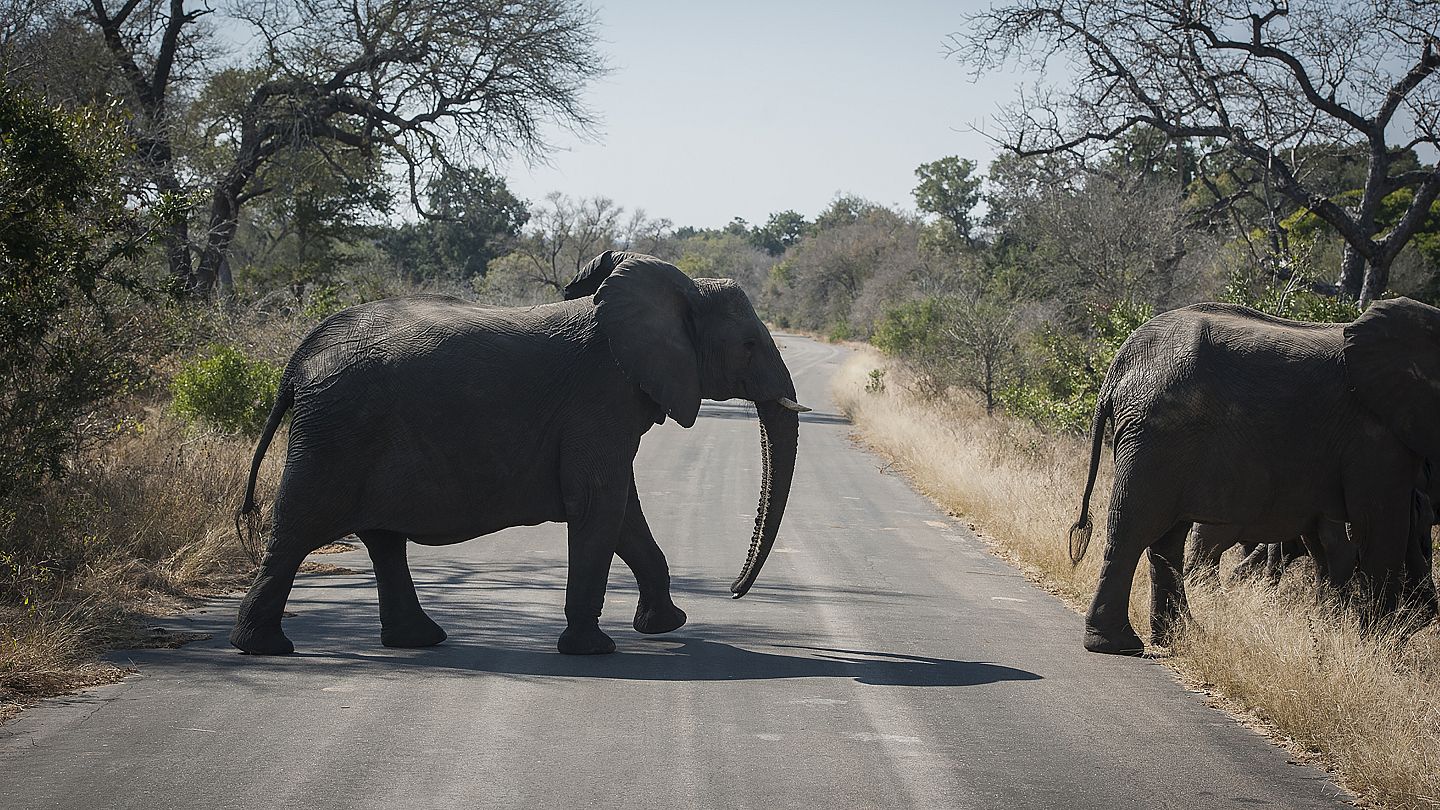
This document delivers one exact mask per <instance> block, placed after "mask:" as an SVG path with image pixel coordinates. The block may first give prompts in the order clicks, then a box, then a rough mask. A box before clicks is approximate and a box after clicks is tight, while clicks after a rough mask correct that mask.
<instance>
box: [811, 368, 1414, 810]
mask: <svg viewBox="0 0 1440 810" xmlns="http://www.w3.org/2000/svg"><path fill="white" fill-rule="evenodd" d="M876 368H882V369H885V370H886V375H885V378H886V382H887V385H886V390H885V391H884V392H880V393H873V392H867V391H866V390H865V389H866V384H867V383H868V382H869V372H870V371H871V370H872V369H876ZM834 394H835V399H836V402H837V403H838V404H839V405H840V407H841V408H842V409H843V410H844V411H845V412H846V413H847V414H849V415H850V416H851V418H852V419H853V420H854V422H855V424H856V426H857V428H858V429H859V431H860V435H861V436H862V437H863V438H864V440H865V441H866V442H868V443H869V444H870V445H871V446H873V447H874V448H875V449H876V450H877V451H878V452H880V453H881V454H883V455H885V456H888V457H889V458H891V459H893V460H894V461H896V462H897V463H898V465H899V466H901V467H902V468H903V469H904V470H905V471H906V472H907V473H908V474H909V476H910V478H911V480H912V481H913V482H914V483H915V484H916V486H918V487H920V488H921V489H922V490H924V491H925V492H926V493H927V494H928V495H929V496H930V497H932V498H934V499H935V500H936V501H937V502H939V503H940V504H941V505H943V506H944V507H945V508H947V509H948V510H950V511H951V512H953V513H955V514H957V515H959V516H962V517H965V518H967V519H969V520H971V521H973V523H974V525H975V526H976V528H977V529H978V530H979V531H980V532H982V533H983V534H982V536H984V537H985V539H986V540H987V541H989V542H991V543H992V545H993V546H994V547H995V548H996V550H997V551H998V552H999V553H1001V554H1002V555H1004V556H1006V557H1008V558H1009V559H1011V560H1012V561H1014V562H1016V563H1017V564H1018V565H1019V566H1020V567H1021V568H1022V570H1024V571H1026V573H1027V574H1028V575H1029V576H1031V577H1032V578H1033V579H1035V580H1036V581H1037V582H1039V583H1040V584H1042V585H1043V586H1044V587H1046V588H1047V589H1048V590H1050V591H1052V592H1054V593H1057V594H1058V595H1060V596H1061V597H1062V598H1064V599H1065V600H1066V601H1067V602H1068V603H1069V604H1070V605H1071V606H1072V607H1075V608H1076V609H1081V608H1082V607H1083V606H1084V604H1085V603H1088V600H1089V598H1090V594H1092V593H1093V592H1094V586H1095V582H1096V579H1097V576H1098V569H1099V565H1098V563H1099V558H1100V557H1101V554H1100V553H1099V552H1100V550H1101V549H1100V544H1101V543H1103V528H1102V527H1103V522H1104V521H1103V518H1104V515H1105V511H1106V508H1107V503H1106V501H1107V500H1108V498H1107V496H1108V493H1109V489H1110V481H1109V477H1108V475H1109V473H1108V453H1107V458H1106V462H1105V463H1103V464H1102V465H1101V475H1100V480H1099V481H1098V482H1097V484H1096V497H1095V499H1093V500H1092V508H1093V511H1092V514H1093V515H1095V516H1096V518H1097V520H1096V522H1097V531H1096V535H1097V537H1096V541H1095V543H1094V544H1093V545H1094V546H1095V548H1092V550H1091V553H1090V555H1089V556H1087V558H1086V560H1085V562H1084V563H1082V564H1081V565H1080V566H1078V567H1074V568H1072V567H1071V565H1070V562H1069V557H1068V553H1067V544H1066V539H1065V538H1066V531H1067V530H1068V528H1069V526H1070V524H1071V523H1072V522H1073V521H1074V519H1075V517H1076V513H1077V510H1078V507H1079V502H1080V495H1081V492H1082V490H1083V489H1084V485H1085V474H1086V467H1087V465H1088V461H1089V443H1088V441H1083V440H1079V439H1075V438H1071V437H1063V436H1053V435H1048V434H1045V433H1043V432H1041V431H1038V430H1036V429H1034V428H1033V427H1031V426H1029V425H1026V424H1021V423H1018V422H1015V421H1013V420H1010V419H1005V418H990V417H986V416H985V414H984V412H983V410H982V409H980V408H978V407H976V406H974V405H973V404H971V403H969V402H967V401H944V402H924V401H919V400H916V399H914V398H912V397H910V396H909V395H907V393H906V392H905V386H904V372H903V369H898V368H895V367H894V366H893V365H892V364H890V363H889V362H887V361H885V360H883V359H882V358H880V357H879V356H877V355H875V354H874V353H872V352H865V351H862V352H861V353H858V354H856V355H855V356H854V357H852V358H851V360H850V361H849V363H848V364H847V365H846V366H845V367H844V368H843V369H842V370H841V371H840V373H839V374H837V376H836V378H835V382H834ZM1140 568H1141V570H1140V575H1141V576H1138V577H1137V583H1136V591H1135V594H1134V595H1133V597H1132V607H1131V613H1132V616H1131V619H1132V621H1133V622H1134V623H1135V626H1136V627H1137V628H1145V627H1147V626H1148V620H1147V618H1146V617H1145V616H1144V615H1143V611H1145V609H1146V608H1147V607H1148V606H1147V605H1146V602H1147V601H1148V599H1147V598H1146V594H1147V593H1148V588H1149V585H1148V583H1147V582H1145V581H1143V576H1144V574H1145V570H1144V569H1145V566H1144V565H1142V566H1141V567H1140ZM1301 568H1302V570H1292V571H1291V572H1290V573H1288V574H1287V576H1286V579H1285V582H1284V583H1282V586H1281V588H1280V589H1279V590H1278V591H1277V590H1275V589H1271V588H1267V587H1264V586H1260V585H1253V584H1245V583H1233V584H1227V585H1225V586H1224V587H1216V586H1209V587H1207V586H1203V585H1198V584H1193V583H1192V587H1191V605H1192V610H1193V612H1194V614H1195V617H1196V623H1195V624H1193V625H1191V626H1189V627H1187V628H1186V629H1185V631H1184V632H1183V633H1182V634H1181V635H1180V638H1179V640H1178V641H1177V643H1176V645H1175V648H1174V650H1173V655H1172V657H1170V658H1169V659H1168V661H1169V663H1170V664H1172V665H1173V666H1174V667H1175V668H1176V669H1177V670H1178V671H1179V672H1180V674H1181V675H1182V677H1184V678H1185V679H1186V680H1187V681H1189V682H1191V683H1193V684H1196V685H1200V686H1203V687H1205V688H1206V689H1208V690H1209V691H1210V692H1211V693H1212V694H1213V695H1215V696H1217V698H1218V699H1219V700H1220V702H1221V703H1222V704H1223V705H1226V706H1227V707H1229V708H1232V709H1235V710H1237V711H1241V712H1244V713H1246V714H1249V715H1251V716H1253V717H1256V718H1258V719H1259V720H1260V721H1262V723H1264V724H1267V725H1268V728H1269V730H1270V731H1271V732H1272V733H1273V734H1274V735H1275V736H1277V737H1278V738H1280V739H1281V741H1283V742H1285V743H1287V744H1288V745H1289V746H1290V747H1291V748H1292V749H1293V750H1296V751H1298V752H1305V753H1308V754H1310V755H1313V756H1315V757H1316V758H1318V759H1319V760H1320V761H1321V762H1322V763H1323V764H1324V765H1326V766H1327V767H1329V768H1331V769H1333V770H1334V771H1335V772H1336V773H1337V775H1338V776H1339V777H1340V778H1341V780H1342V781H1343V782H1344V783H1345V785H1346V786H1347V787H1348V788H1350V789H1351V790H1352V791H1354V792H1355V793H1356V794H1357V795H1358V796H1360V797H1361V799H1362V801H1363V802H1365V803H1367V804H1372V805H1378V806H1385V807H1396V808H1415V807H1436V806H1440V632H1437V630H1436V628H1435V627H1433V626H1432V627H1430V628H1428V629H1427V630H1425V631H1423V632H1421V633H1419V634H1414V635H1411V634H1408V633H1405V632H1401V631H1399V630H1395V631H1391V632H1380V633H1370V634H1363V633H1361V632H1360V631H1359V628H1358V627H1357V626H1356V624H1355V622H1354V620H1353V619H1352V618H1351V617H1349V616H1347V615H1345V614H1344V613H1343V612H1341V611H1338V610H1336V609H1334V608H1333V607H1330V606H1326V605H1322V604H1317V602H1316V600H1315V598H1314V592H1313V590H1311V589H1310V588H1309V587H1308V586H1307V584H1306V583H1307V578H1308V574H1307V573H1306V572H1305V571H1304V570H1303V567H1301ZM1075 643H1076V644H1077V645H1078V644H1079V643H1080V638H1079V635H1078V633H1077V637H1076V639H1075Z"/></svg>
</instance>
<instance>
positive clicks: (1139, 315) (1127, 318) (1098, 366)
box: [1000, 303, 1154, 434]
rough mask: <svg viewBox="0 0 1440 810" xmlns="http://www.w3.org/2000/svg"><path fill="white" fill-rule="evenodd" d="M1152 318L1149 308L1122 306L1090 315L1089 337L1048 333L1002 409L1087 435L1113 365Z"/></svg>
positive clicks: (1004, 396)
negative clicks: (1090, 330)
mask: <svg viewBox="0 0 1440 810" xmlns="http://www.w3.org/2000/svg"><path fill="white" fill-rule="evenodd" d="M1153 314H1154V313H1153V312H1152V310H1151V309H1150V308H1149V307H1148V306H1145V305H1137V304H1127V303H1120V304H1117V305H1116V306H1114V307H1113V308H1111V309H1108V310H1100V309H1092V310H1091V311H1090V325H1091V328H1092V332H1091V334H1090V335H1085V336H1082V335H1075V334H1070V333H1066V332H1063V331H1061V330H1059V329H1057V328H1055V327H1054V326H1046V327H1043V328H1042V329H1041V330H1040V332H1039V334H1038V335H1036V337H1035V346H1034V356H1033V358H1032V362H1031V366H1030V368H1029V374H1028V375H1027V377H1026V379H1025V380H1024V381H1023V382H1021V383H1018V384H1016V385H1013V386H1010V387H1009V388H1007V389H1006V390H1004V391H1003V392H1002V393H1001V395H1000V401H1001V403H1002V404H1003V405H1004V407H1005V408H1006V409H1007V410H1009V411H1010V412H1011V413H1014V414H1016V415H1019V416H1023V417H1025V418H1027V419H1030V420H1031V421H1033V422H1035V423H1036V424H1038V425H1040V426H1041V427H1047V428H1051V429H1054V430H1060V431H1064V432H1066V433H1075V434H1084V433H1086V432H1088V431H1089V430H1090V422H1091V419H1092V418H1093V416H1094V414H1095V400H1096V398H1097V397H1098V395H1099V393H1100V386H1101V385H1102V384H1103V383H1104V381H1105V373H1106V372H1107V371H1109V369H1110V362H1111V361H1112V360H1114V359H1115V353H1116V352H1118V351H1119V350H1120V346H1121V345H1122V344H1123V343H1124V342H1125V340H1126V339H1127V338H1129V337H1130V333H1131V332H1134V331H1135V329H1136V328H1137V327H1138V326H1140V325H1141V324H1143V323H1144V322H1146V321H1148V320H1150V318H1151V317H1152V316H1153Z"/></svg>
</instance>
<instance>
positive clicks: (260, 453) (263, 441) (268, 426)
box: [235, 366, 295, 545]
mask: <svg viewBox="0 0 1440 810" xmlns="http://www.w3.org/2000/svg"><path fill="white" fill-rule="evenodd" d="M294 404H295V381H294V375H292V374H291V370H290V368H289V367H288V366H287V367H286V369H285V373H284V374H283V375H281V377H280V387H279V390H278V391H277V392H276V397H275V405H274V407H272V408H271V409H270V417H269V418H268V419H266V420H265V430H264V431H262V432H261V434H260V442H259V444H257V445H256V446H255V457H254V458H253V459H251V460H250V480H249V481H248V482H247V483H246V485H245V500H244V502H242V503H241V504H240V511H238V512H236V513H235V532H236V534H238V535H239V536H240V540H241V545H245V532H244V531H242V530H241V528H240V522H241V520H243V519H244V518H246V517H247V516H250V515H253V514H254V513H256V512H258V511H259V510H260V506H259V505H258V504H256V503H255V482H256V480H257V479H258V478H259V477H260V462H261V461H262V460H264V458H265V451H266V450H268V449H270V441H271V440H272V439H274V438H275V431H276V430H279V429H280V422H281V421H282V420H283V419H284V418H285V412H286V411H288V410H290V406H292V405H294Z"/></svg>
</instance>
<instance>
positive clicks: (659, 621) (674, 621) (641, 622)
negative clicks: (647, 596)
mask: <svg viewBox="0 0 1440 810" xmlns="http://www.w3.org/2000/svg"><path fill="white" fill-rule="evenodd" d="M685 621H686V616H685V611H683V610H681V609H680V608H678V607H675V603H673V602H670V603H668V604H664V605H659V606H652V605H650V604H649V603H648V602H646V601H645V600H644V599H641V600H640V604H639V605H637V606H636V607H635V625H634V626H635V629H636V630H637V631H638V632H641V633H646V634H648V635H655V634H657V633H668V632H670V631H671V630H676V629H678V628H680V627H682V626H684V624H685Z"/></svg>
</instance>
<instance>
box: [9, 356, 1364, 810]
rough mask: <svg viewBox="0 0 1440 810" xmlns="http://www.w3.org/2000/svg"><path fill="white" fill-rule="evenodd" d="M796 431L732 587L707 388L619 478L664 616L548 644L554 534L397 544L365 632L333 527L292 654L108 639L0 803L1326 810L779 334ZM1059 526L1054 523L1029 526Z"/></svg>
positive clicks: (619, 570) (19, 728) (749, 417)
mask: <svg viewBox="0 0 1440 810" xmlns="http://www.w3.org/2000/svg"><path fill="white" fill-rule="evenodd" d="M777 342H779V343H780V344H781V345H782V350H783V352H784V354H785V360H786V364H787V366H788V367H789V368H790V369H791V372H792V376H793V377H794V380H795V383H796V386H797V390H798V394H799V400H800V401H801V402H804V403H805V404H807V405H810V406H812V407H814V408H815V410H814V411H813V412H812V413H807V414H802V415H801V420H802V422H801V428H800V453H799V461H798V467H797V470H796V473H795V483H794V486H793V488H792V494H791V499H790V506H789V509H788V510H787V513H786V516H785V524H784V527H783V529H782V530H781V532H780V537H779V540H778V541H777V543H776V546H775V552H774V554H773V556H772V557H771V560H770V562H769V563H768V564H767V566H766V569H765V575H764V576H763V577H762V578H761V579H760V580H759V582H758V583H757V584H756V586H755V588H754V589H753V590H752V591H751V592H750V594H749V595H748V596H747V597H746V598H745V599H742V600H739V601H734V600H731V599H730V598H729V597H730V593H729V589H728V585H729V582H730V579H731V578H732V577H733V574H734V566H735V542H734V538H735V536H736V535H737V533H739V534H742V535H743V533H744V532H746V531H748V528H749V527H750V525H751V524H752V523H753V520H754V512H753V507H754V494H755V492H756V490H757V488H758V481H759V477H760V458H759V448H758V447H757V446H756V445H757V442H756V441H755V435H756V426H755V423H754V421H753V419H754V415H753V411H752V410H751V409H750V407H749V406H748V405H746V404H743V403H739V402H727V403H708V402H707V403H706V404H705V405H704V406H703V407H702V408H701V412H700V417H699V419H697V420H696V425H695V427H694V428H692V429H691V430H689V431H684V430H681V429H679V428H678V427H676V426H674V425H670V424H666V425H664V426H661V427H657V428H655V429H654V430H652V431H651V433H650V434H648V435H647V436H646V437H645V440H644V441H643V442H642V444H641V449H640V454H639V457H638V458H637V460H636V464H635V470H636V481H637V486H638V488H639V492H640V497H641V498H642V499H644V501H645V504H646V516H647V518H648V519H649V522H650V525H651V526H652V528H653V530H654V533H655V535H656V538H657V540H658V541H659V542H660V543H661V544H662V545H663V546H664V547H665V549H666V553H667V555H668V556H669V560H670V569H671V575H672V585H671V587H672V589H673V590H675V591H677V592H679V593H678V594H677V599H678V598H679V597H682V596H683V598H684V604H685V608H686V610H687V611H688V613H689V617H690V622H689V624H687V625H686V626H685V627H684V628H681V629H680V630H678V631H676V632H675V633H672V634H669V635H664V636H642V635H640V634H638V633H635V632H633V631H631V630H629V629H628V628H624V625H625V621H624V620H625V618H626V617H628V616H629V614H630V613H631V612H632V611H633V610H634V609H635V603H636V590H635V583H634V579H633V578H632V577H631V575H630V573H629V571H627V570H626V569H625V567H624V566H623V565H620V564H616V565H615V566H613V567H612V573H611V583H610V587H609V589H608V591H607V593H606V604H605V611H606V617H607V619H612V620H618V621H616V622H614V630H615V632H614V638H615V641H616V643H617V645H618V647H619V652H618V654H616V655H611V656H603V657H598V658H597V657H583V658H576V657H570V656H563V655H559V654H558V653H556V652H555V648H554V640H555V635H556V633H557V632H558V631H559V630H560V628H561V627H562V626H563V619H562V618H561V616H560V614H559V610H558V608H559V606H560V605H561V604H562V603H563V601H564V594H565V560H566V557H565V548H566V545H565V527H564V526H563V525H560V524H549V525H542V526H537V527H524V528H515V529H507V530H505V531H503V532H501V533H499V534H496V535H493V536H490V537H486V538H481V539H478V540H475V541H471V542H467V543H461V544H457V545H451V546H444V547H436V548H428V547H426V548H421V547H417V548H413V549H412V554H411V566H412V570H413V573H414V576H415V579H416V580H417V582H418V584H419V585H420V587H421V588H422V589H423V592H424V593H425V595H426V609H427V610H428V611H429V612H430V613H431V615H433V616H434V617H435V618H436V620H437V621H438V622H440V623H441V624H442V625H443V626H445V627H446V628H447V630H449V631H450V638H449V639H448V640H447V641H446V642H445V643H444V644H442V645H440V646H438V647H431V648H425V649H394V648H386V647H383V646H381V644H380V642H379V639H377V638H375V633H374V628H375V616H376V610H377V608H376V601H375V587H374V582H373V578H372V575H371V569H370V563H369V561H368V558H367V557H366V555H365V553H364V551H363V550H359V551H356V552H352V553H348V554H343V555H331V556H327V557H325V558H324V561H325V562H329V563H334V564H339V565H344V566H348V567H350V568H353V569H355V570H356V571H357V573H355V574H352V575H343V576H326V577H320V576H314V575H308V574H302V575H301V576H300V577H299V579H298V580H297V582H296V587H295V590H294V592H293V594H292V595H291V598H290V600H289V604H288V608H287V609H288V610H290V611H292V612H294V613H296V614H298V615H297V616H296V620H295V621H293V622H289V623H287V629H289V630H290V632H291V633H292V636H293V638H294V640H295V642H296V646H297V649H299V650H300V652H299V653H298V654H296V655H293V656H285V657H278V658H277V657H253V656H243V655H240V654H238V653H236V652H235V651H234V650H233V649H231V648H230V647H229V645H228V644H227V643H226V640H225V636H226V633H227V632H228V630H229V627H230V623H231V621H232V620H233V617H234V616H235V604H236V600H235V599H227V600H219V601H217V602H215V603H213V604H211V605H209V606H207V607H206V608H205V610H204V611H203V612H195V613H192V614H190V615H187V616H185V617H182V618H177V619H172V620H167V621H166V622H165V624H166V625H167V626H169V627H171V628H173V629H176V630H186V631H196V630H198V631H204V632H209V633H212V634H213V638H212V639H210V640H208V641H202V642H197V643H192V644H190V645H187V646H185V647H183V648H181V649H178V650H145V651H132V652H127V653H121V654H119V655H118V656H117V658H119V659H121V660H133V662H134V663H135V665H136V666H137V667H138V669H139V674H138V675H136V676H134V677H132V678H130V679H129V680H127V681H125V682H124V683H121V684H117V685H113V686H108V687H103V688H100V689H96V690H93V691H91V692H88V693H86V694H84V695H81V696H77V697H73V698H67V699H64V700H57V701H50V702H48V703H46V704H44V705H42V706H40V707H37V708H34V709H31V710H29V711H27V712H26V713H24V714H23V715H22V716H21V718H20V719H19V720H18V721H17V722H15V723H13V724H11V725H8V726H5V727H3V728H0V797H4V799H3V801H0V804H4V805H5V806H6V807H17V808H81V807H85V808H90V807H96V808H98V807H114V808H142V807H144V808H150V807H158V806H165V807H177V808H188V807H206V808H250V807H255V808H260V807H265V808H269V807H286V806H293V807H309V808H372V807H373V808H382V807H383V808H408V807H414V808H439V807H467V808H476V807H479V808H506V807H553V808H570V807H625V808H691V807H694V808H700V807H704V808H715V807H801V806H809V807H856V808H860V807H875V808H909V807H924V808H994V807H1026V808H1039V807H1064V808H1090V807H1094V808H1113V807H1127V808H1131V807H1207V808H1223V807H1236V808H1238V807H1246V808H1252V807H1256V806H1261V807H1264V806H1269V807H1286V808H1318V807H1327V808H1329V807H1342V806H1345V803H1344V802H1343V800H1342V795H1341V792H1340V791H1339V789H1338V788H1336V787H1335V786H1334V785H1333V783H1331V782H1329V781H1328V780H1327V779H1326V778H1325V776H1324V775H1323V774H1322V773H1320V772H1318V771H1316V770H1314V769H1311V768H1306V767H1299V766H1294V765H1289V764H1287V756H1286V755H1285V753H1284V752H1283V751H1280V750H1278V749H1275V748H1273V747H1271V746H1270V745H1269V744H1268V743H1266V742H1265V741H1264V740H1263V739H1261V738H1260V737H1258V736H1256V735H1255V734H1254V733H1252V732H1250V731H1248V730H1247V729H1245V728H1243V727H1241V726H1240V725H1239V724H1237V723H1236V722H1234V721H1232V720H1230V719H1229V718H1227V717H1225V716H1224V715H1222V714H1219V713H1217V712H1215V711H1213V710H1211V709H1209V708H1207V707H1206V706H1205V705H1204V703H1203V702H1202V700H1201V699H1200V698H1199V697H1198V696H1196V695H1194V694H1191V693H1188V692H1186V691H1185V690H1184V689H1182V688H1181V687H1180V686H1178V685H1177V684H1176V682H1175V681H1174V679H1173V678H1172V677H1171V675H1170V674H1169V671H1168V670H1167V669H1165V668H1164V667H1163V666H1161V665H1159V664H1157V663H1155V662H1152V661H1147V660H1143V659H1115V658H1110V657H1102V656H1094V655H1090V654H1088V653H1086V652H1085V651H1084V650H1083V649H1081V648H1080V645H1078V644H1076V643H1075V638H1076V635H1077V634H1078V633H1079V631H1080V628H1081V626H1082V618H1081V617H1080V616H1079V615H1077V614H1075V613H1073V612H1072V611H1070V610H1068V609H1066V608H1065V607H1063V606H1062V605H1060V604H1059V603H1058V602H1056V601H1054V600H1053V599H1052V598H1051V597H1049V596H1048V595H1046V594H1045V593H1043V592H1041V591H1039V590H1037V589H1035V588H1033V587H1032V586H1030V585H1028V584H1027V583H1026V582H1025V581H1024V580H1023V578H1022V577H1021V576H1020V575H1019V574H1018V573H1016V572H1015V571H1014V570H1013V569H1011V568H1009V567H1008V566H1006V565H1005V564H1004V563H1002V562H1000V561H998V560H996V559H995V558H994V557H992V556H991V555H990V554H988V553H987V552H986V551H985V549H984V546H983V545H982V544H981V543H979V542H978V541H977V540H975V539H974V538H973V537H972V536H971V535H970V534H969V532H967V531H966V529H965V527H964V526H963V525H962V524H959V523H957V522H956V521H954V520H952V519H950V518H947V517H946V516H945V515H944V513H943V512H940V511H939V510H937V509H936V508H935V507H934V506H933V505H931V504H930V503H928V502H927V501H925V500H924V499H923V498H921V497H919V496H918V495H916V494H915V493H914V492H913V491H912V490H911V489H910V488H909V487H908V486H907V484H906V483H905V482H904V481H903V480H902V479H901V478H900V477H898V476H896V475H894V474H891V473H886V472H882V471H881V469H880V468H881V467H882V466H883V465H882V464H881V462H880V461H879V460H877V459H876V458H874V457H872V456H869V455H867V454H865V453H864V452H862V451H861V450H859V449H857V447H856V446H855V444H854V443H853V441H852V440H851V438H850V432H851V429H850V427H849V425H847V424H846V423H845V421H844V420H843V419H842V418H840V417H838V416H837V415H836V412H835V409H834V406H833V405H832V404H831V403H830V398H829V396H828V385H829V379H830V376H831V374H832V372H833V371H834V370H835V368H836V367H837V366H838V365H839V363H840V362H841V361H842V360H843V357H844V350H843V349H840V348H837V347H833V346H828V345H824V344H819V343H815V342H812V341H810V340H806V339H803V338H798V337H794V336H788V335H781V336H778V338H777ZM1056 542H1057V544H1058V543H1062V542H1064V538H1059V537H1057V538H1056Z"/></svg>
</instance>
